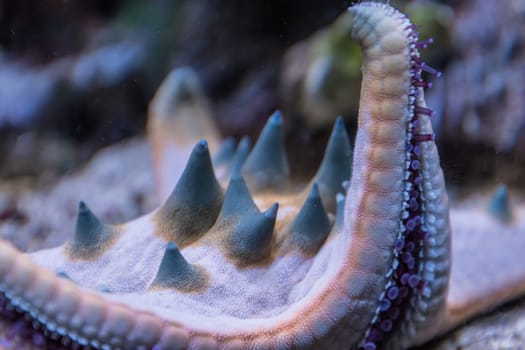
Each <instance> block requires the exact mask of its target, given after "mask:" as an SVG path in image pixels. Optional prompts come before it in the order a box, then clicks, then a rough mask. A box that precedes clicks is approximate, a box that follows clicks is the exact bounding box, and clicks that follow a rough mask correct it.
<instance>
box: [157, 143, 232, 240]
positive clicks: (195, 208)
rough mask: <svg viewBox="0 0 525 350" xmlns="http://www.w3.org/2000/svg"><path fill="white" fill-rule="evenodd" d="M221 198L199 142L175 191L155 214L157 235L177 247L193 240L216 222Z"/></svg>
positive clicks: (206, 150)
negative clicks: (157, 226)
mask: <svg viewBox="0 0 525 350" xmlns="http://www.w3.org/2000/svg"><path fill="white" fill-rule="evenodd" d="M222 198H223V193H222V189H221V186H220V185H219V183H218V182H217V179H216V177H215V173H214V171H213V166H212V163H211V159H210V153H209V150H208V144H207V143H206V141H200V142H199V143H197V145H196V146H195V147H194V148H193V151H192V153H191V155H190V159H189V160H188V164H187V165H186V168H185V169H184V172H183V173H182V176H181V178H180V180H179V182H178V183H177V185H176V186H175V189H174V190H173V192H172V193H171V194H170V196H169V197H168V199H167V200H166V202H165V203H164V205H163V206H162V207H161V208H160V209H159V211H158V212H157V214H156V219H157V224H158V225H159V230H160V232H159V234H160V235H161V236H163V237H165V238H166V239H168V240H170V241H174V242H176V243H177V244H178V245H179V246H185V245H187V244H189V243H191V242H193V241H195V240H196V239H198V238H200V237H201V235H202V234H203V233H205V232H206V231H207V230H208V229H209V228H210V227H211V226H212V225H213V223H214V222H215V220H216V218H217V215H218V214H219V210H220V208H221V204H222Z"/></svg>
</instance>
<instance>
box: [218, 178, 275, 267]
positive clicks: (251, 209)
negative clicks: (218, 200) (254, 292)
mask: <svg viewBox="0 0 525 350" xmlns="http://www.w3.org/2000/svg"><path fill="white" fill-rule="evenodd" d="M277 209H278V205H277V203H275V204H274V205H273V206H272V207H270V208H269V209H268V210H267V211H265V212H264V213H261V212H260V211H259V209H258V208H257V205H256V204H255V202H254V201H253V198H252V196H251V194H250V192H249V190H248V187H247V185H246V183H245V181H244V179H243V177H242V176H241V175H240V174H238V173H236V174H233V175H232V178H231V180H230V184H229V185H228V188H227V189H226V194H225V196H224V204H223V206H222V209H221V212H220V214H219V218H218V219H217V224H216V227H215V228H216V231H217V232H219V235H220V236H221V239H220V241H221V244H223V246H224V248H225V249H226V252H227V255H228V256H230V258H232V259H233V260H235V261H236V262H237V263H238V264H240V265H249V264H253V263H257V262H260V261H262V260H264V259H266V258H268V257H269V256H270V254H271V246H272V238H273V229H274V226H275V219H276V216H277Z"/></svg>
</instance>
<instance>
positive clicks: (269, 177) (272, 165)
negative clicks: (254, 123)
mask: <svg viewBox="0 0 525 350" xmlns="http://www.w3.org/2000/svg"><path fill="white" fill-rule="evenodd" d="M242 172H243V175H244V176H245V177H246V180H247V182H248V185H249V186H250V188H252V189H253V190H254V191H262V190H267V189H269V190H279V189H282V188H283V187H284V186H285V185H286V184H287V181H288V176H289V174H290V169H289V166H288V159H287V156H286V151H285V147H284V134H283V120H282V116H281V113H280V112H279V111H277V112H275V113H274V114H273V115H272V116H271V117H270V119H269V120H268V122H267V123H266V125H265V127H264V129H263V131H262V132H261V135H260V136H259V139H258V140H257V143H256V144H255V146H254V147H253V150H252V152H251V153H250V154H249V156H248V158H247V159H246V162H245V163H244V166H243V167H242Z"/></svg>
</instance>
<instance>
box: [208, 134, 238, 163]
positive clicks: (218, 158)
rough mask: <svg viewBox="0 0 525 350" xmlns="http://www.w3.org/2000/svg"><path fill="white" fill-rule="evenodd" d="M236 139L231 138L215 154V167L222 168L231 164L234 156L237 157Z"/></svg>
mask: <svg viewBox="0 0 525 350" xmlns="http://www.w3.org/2000/svg"><path fill="white" fill-rule="evenodd" d="M235 149H236V145H235V139H234V138H233V137H229V138H227V139H226V140H224V141H223V142H222V144H221V145H220V148H219V150H218V151H217V153H215V156H214V157H213V165H214V166H215V167H218V166H222V165H226V164H229V163H230V162H231V161H232V159H233V156H234V155H235Z"/></svg>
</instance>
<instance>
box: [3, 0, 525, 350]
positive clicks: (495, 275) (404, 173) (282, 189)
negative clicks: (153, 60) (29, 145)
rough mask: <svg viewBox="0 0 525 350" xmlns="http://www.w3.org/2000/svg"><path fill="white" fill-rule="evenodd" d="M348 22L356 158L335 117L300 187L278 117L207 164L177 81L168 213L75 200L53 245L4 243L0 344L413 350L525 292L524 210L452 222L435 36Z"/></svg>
mask: <svg viewBox="0 0 525 350" xmlns="http://www.w3.org/2000/svg"><path fill="white" fill-rule="evenodd" d="M349 13H350V18H351V19H352V21H353V27H352V31H351V35H352V37H353V38H354V39H355V40H356V41H358V42H359V43H360V45H361V46H362V50H363V83H362V93H361V100H360V113H359V128H358V132H357V136H356V140H355V146H354V148H353V149H354V152H353V153H354V154H353V155H352V148H351V142H350V140H349V139H348V135H347V133H346V130H345V127H344V124H343V122H342V120H341V119H338V120H337V121H336V123H335V126H334V129H333V132H332V135H331V137H330V140H329V143H328V146H327V148H326V152H325V155H324V159H323V161H322V162H321V165H320V168H319V170H318V172H317V174H316V175H315V177H314V178H313V179H312V180H311V181H310V182H308V183H306V184H302V183H296V182H294V179H293V178H292V177H291V176H290V165H289V163H288V160H287V154H286V151H285V147H284V136H283V128H282V125H283V120H282V116H281V114H280V113H278V112H277V113H275V114H273V115H272V116H271V117H270V119H269V121H268V123H267V124H266V126H265V128H264V129H263V131H262V133H261V135H260V137H259V139H258V140H257V142H256V144H255V145H254V147H253V148H251V147H250V142H249V140H247V139H243V140H241V141H240V142H239V144H238V146H237V147H235V145H234V143H232V141H231V140H226V141H225V143H224V144H223V146H222V147H221V148H220V151H217V152H216V153H215V154H216V156H212V153H210V149H212V150H213V149H216V148H219V147H218V146H217V145H218V143H219V140H218V134H217V132H216V130H215V128H214V125H213V123H211V121H210V119H209V111H208V109H207V106H206V103H205V101H203V99H202V96H200V95H199V93H198V89H197V88H195V84H194V80H193V77H192V74H191V73H189V72H188V71H187V70H183V71H176V72H174V73H173V74H172V75H170V76H169V77H168V79H167V80H166V81H165V83H164V84H163V85H162V86H161V89H160V90H159V92H158V93H157V96H156V97H155V99H154V101H153V104H152V106H151V110H150V113H151V115H150V125H149V132H150V137H151V149H152V151H153V162H154V164H155V172H156V179H157V186H158V192H159V197H160V198H161V200H162V202H163V204H162V205H161V206H160V207H158V208H157V209H155V210H153V211H152V212H151V213H149V214H147V215H145V216H142V217H139V218H137V219H135V220H132V221H130V222H127V223H124V224H120V225H108V224H105V223H103V222H102V221H101V220H99V219H98V218H97V217H96V215H95V213H94V212H96V210H95V211H91V210H90V209H89V208H88V207H87V205H86V204H85V203H83V202H82V203H80V205H79V214H78V217H77V224H76V228H75V232H74V234H73V235H72V236H71V238H70V239H69V240H68V241H67V242H66V243H65V244H63V245H61V246H59V247H56V248H51V249H46V250H41V251H38V252H34V253H31V254H22V253H20V252H18V251H17V250H16V249H14V248H13V247H12V246H11V245H10V244H9V243H7V242H5V241H0V316H2V319H3V320H4V324H2V325H0V327H5V328H7V329H6V331H5V335H3V337H2V338H1V340H0V341H2V342H3V344H2V346H3V347H6V348H12V347H19V348H20V347H22V348H24V347H25V348H31V347H33V348H46V349H63V348H66V349H67V348H72V349H91V348H95V349H99V348H100V349H155V350H160V349H185V348H188V349H318V348H328V349H348V348H351V349H365V350H374V349H404V348H407V347H409V346H413V345H417V344H421V343H423V342H425V341H427V340H429V339H431V338H432V337H434V336H436V335H438V334H441V333H443V332H445V331H446V330H448V329H450V328H451V327H454V326H455V325H457V324H458V323H459V322H462V321H463V320H465V319H466V318H468V317H471V316H473V315H475V314H477V313H479V312H481V311H483V310H485V309H487V308H489V307H492V306H494V305H496V304H498V303H501V302H503V301H505V300H509V299H511V298H514V297H516V296H518V295H520V294H522V293H524V292H525V268H524V266H523V264H516V263H515V262H516V261H520V260H519V259H520V256H521V254H522V251H523V248H524V246H525V237H524V236H523V231H524V230H525V220H524V219H523V218H524V217H525V208H522V207H520V206H515V207H513V208H511V206H512V203H510V199H509V198H508V197H507V194H506V191H505V190H503V191H501V190H500V191H499V193H497V195H496V197H495V198H494V199H493V201H492V203H491V204H490V205H489V208H490V210H489V211H487V210H486V208H485V210H484V211H479V210H475V208H468V207H467V208H460V209H456V210H454V211H451V212H450V220H449V207H448V198H447V193H446V190H445V184H444V179H443V174H442V171H441V168H440V163H439V156H438V152H437V148H436V145H435V143H434V135H433V132H432V127H431V124H430V117H431V116H432V114H433V113H432V111H431V110H430V109H429V108H428V107H427V106H426V104H425V100H424V91H423V90H424V88H426V87H428V85H429V84H428V83H426V82H425V81H423V79H422V77H421V73H422V71H423V70H425V71H427V72H430V73H435V72H433V71H432V69H430V68H429V67H427V66H425V64H424V63H423V62H422V61H421V59H420V56H419V52H418V49H419V48H421V47H422V46H425V45H426V42H425V41H423V42H420V41H418V33H417V31H416V30H415V27H414V26H413V25H412V24H411V23H410V22H409V20H408V19H407V18H406V17H405V16H404V15H402V14H401V13H399V12H398V11H396V10H394V9H393V8H391V7H390V6H389V5H386V4H378V3H373V2H363V3H360V4H356V5H354V6H352V7H350V9H349ZM196 91H197V92H196ZM175 112H176V113H175ZM200 132H202V133H203V134H204V135H203V136H205V137H206V138H207V139H208V142H207V141H204V140H199V139H198V137H199V136H198V134H199V133H200ZM250 149H251V150H250ZM351 159H352V160H351ZM184 163H186V166H185V167H183V166H182V164H184ZM174 181H176V184H175V183H173V182H174ZM502 192H503V193H502ZM261 209H262V210H261ZM487 212H488V213H492V216H491V215H490V214H487ZM501 213H503V214H501ZM505 213H508V215H507V214H505ZM502 215H503V216H502ZM451 232H452V234H451ZM496 232H497V235H495V233H496ZM472 237H475V239H474V240H473V239H472ZM451 240H452V249H451V248H450V243H451V242H450V241H451ZM451 262H453V263H452V264H451ZM0 331H1V328H0Z"/></svg>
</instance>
